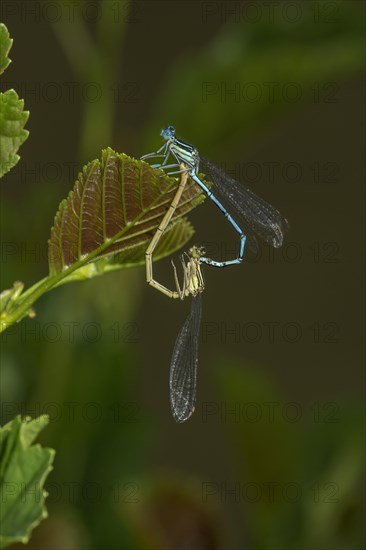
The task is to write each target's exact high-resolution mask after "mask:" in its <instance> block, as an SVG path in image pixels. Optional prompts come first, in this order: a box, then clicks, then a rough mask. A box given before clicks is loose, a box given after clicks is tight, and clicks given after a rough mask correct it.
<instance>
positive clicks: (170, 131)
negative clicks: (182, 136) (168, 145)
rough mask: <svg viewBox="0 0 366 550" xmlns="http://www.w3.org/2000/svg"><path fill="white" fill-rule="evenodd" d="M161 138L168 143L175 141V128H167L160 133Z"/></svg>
mask: <svg viewBox="0 0 366 550" xmlns="http://www.w3.org/2000/svg"><path fill="white" fill-rule="evenodd" d="M160 135H161V137H163V138H164V139H165V140H166V141H168V140H169V139H173V138H174V136H175V128H174V126H167V127H166V128H164V130H162V131H161V132H160Z"/></svg>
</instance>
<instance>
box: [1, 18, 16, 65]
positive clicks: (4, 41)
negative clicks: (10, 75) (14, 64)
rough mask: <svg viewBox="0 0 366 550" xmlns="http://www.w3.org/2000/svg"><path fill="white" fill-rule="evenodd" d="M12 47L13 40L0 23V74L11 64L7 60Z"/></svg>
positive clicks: (9, 60)
mask: <svg viewBox="0 0 366 550" xmlns="http://www.w3.org/2000/svg"><path fill="white" fill-rule="evenodd" d="M12 45H13V39H12V38H10V34H9V31H8V29H7V28H6V26H5V25H4V23H0V74H3V72H4V71H5V69H6V67H7V66H8V65H9V64H10V63H11V59H9V58H8V54H9V51H10V48H11V47H12Z"/></svg>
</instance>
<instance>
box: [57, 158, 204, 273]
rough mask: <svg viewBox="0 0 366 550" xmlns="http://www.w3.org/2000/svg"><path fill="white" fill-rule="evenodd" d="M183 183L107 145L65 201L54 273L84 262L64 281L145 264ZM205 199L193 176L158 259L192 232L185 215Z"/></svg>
mask: <svg viewBox="0 0 366 550" xmlns="http://www.w3.org/2000/svg"><path fill="white" fill-rule="evenodd" d="M177 185H178V180H177V179H176V178H172V177H168V176H167V175H166V174H165V173H164V172H163V171H162V170H156V169H153V168H151V166H150V165H149V164H147V163H145V162H142V161H140V160H135V159H132V158H130V157H128V156H127V155H125V154H123V153H116V152H115V151H113V150H112V149H110V148H108V149H105V150H104V151H103V152H102V158H101V160H94V161H92V162H90V163H89V164H88V165H87V166H85V167H84V169H83V172H82V173H81V174H79V177H78V180H77V181H76V183H75V186H74V189H73V191H71V192H70V194H69V196H68V197H67V199H65V200H64V201H62V203H61V204H60V207H59V210H58V212H57V214H56V217H55V221H54V226H53V228H52V230H51V237H50V240H49V243H48V259H49V268H50V274H51V275H54V274H56V273H60V272H62V271H64V270H66V269H68V268H69V267H70V266H73V265H76V264H77V263H79V262H82V266H81V268H79V269H78V270H77V271H74V272H73V273H72V274H71V275H70V276H68V277H67V278H66V279H63V280H62V283H63V282H68V281H70V280H75V279H84V278H86V277H93V276H94V275H99V274H101V273H104V272H106V271H110V270H113V269H120V268H122V267H131V266H134V265H140V264H142V263H143V262H144V254H145V250H146V248H147V246H148V243H149V242H150V241H151V239H152V237H153V236H154V234H155V232H156V229H157V227H158V226H159V224H160V222H161V220H162V219H163V217H164V215H165V213H166V211H167V209H168V207H169V205H170V203H171V201H172V199H173V197H174V195H175V193H176V189H177ZM203 200H204V196H203V194H202V193H201V190H200V189H199V188H198V186H197V185H196V184H195V183H194V182H193V181H190V180H189V181H188V182H187V187H186V189H185V191H184V193H183V195H182V198H181V201H180V203H179V205H178V208H177V210H176V212H175V214H174V217H173V219H172V223H171V225H170V228H169V231H168V232H167V233H166V234H164V236H163V238H162V239H161V242H160V243H159V247H158V249H157V253H156V255H154V259H156V258H158V257H160V258H161V257H164V256H166V255H169V254H171V253H172V252H174V251H175V250H177V249H179V248H180V247H181V246H183V245H184V244H185V243H186V242H187V241H188V239H190V238H191V236H192V234H193V229H192V227H191V225H190V224H189V222H187V221H186V220H184V219H183V220H182V219H180V218H181V217H182V216H183V215H185V214H186V213H187V212H188V211H190V210H191V209H192V208H194V207H195V206H197V205H198V204H200V203H201V202H202V201H203ZM91 262H92V263H91Z"/></svg>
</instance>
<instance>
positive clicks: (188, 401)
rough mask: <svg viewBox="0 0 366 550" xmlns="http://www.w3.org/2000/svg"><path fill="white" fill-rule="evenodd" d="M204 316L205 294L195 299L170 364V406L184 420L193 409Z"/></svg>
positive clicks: (176, 416) (179, 419)
mask: <svg viewBox="0 0 366 550" xmlns="http://www.w3.org/2000/svg"><path fill="white" fill-rule="evenodd" d="M201 316H202V295H201V294H197V295H196V296H194V297H193V298H192V304H191V311H190V313H189V315H188V317H187V319H186V320H185V322H184V325H183V326H182V328H181V330H180V332H179V334H178V336H177V339H176V341H175V345H174V350H173V355H172V360H171V363H170V376H169V388H170V406H171V409H172V413H173V416H174V419H175V420H176V421H177V422H180V423H182V422H185V421H186V420H188V418H189V417H190V416H191V414H192V413H193V411H194V406H195V403H196V379H197V362H198V340H199V331H200V325H201Z"/></svg>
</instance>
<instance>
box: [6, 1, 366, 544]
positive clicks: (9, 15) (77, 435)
mask: <svg viewBox="0 0 366 550" xmlns="http://www.w3.org/2000/svg"><path fill="white" fill-rule="evenodd" d="M2 21H4V23H5V24H6V25H7V27H8V29H9V31H10V34H11V36H12V38H13V39H14V44H13V48H12V50H11V54H10V57H11V59H12V61H13V62H12V64H11V66H10V67H9V68H8V69H7V72H6V74H5V76H4V77H3V81H2V85H3V87H4V89H8V88H10V87H14V88H15V89H16V90H17V91H18V93H19V95H20V97H23V98H24V99H25V107H26V109H29V110H30V118H29V121H28V123H27V129H28V130H29V131H30V136H29V138H28V140H27V142H26V143H25V144H24V145H23V146H22V148H21V149H20V155H21V161H20V162H19V163H18V165H17V166H16V167H15V168H14V169H13V170H12V172H11V173H9V174H8V175H7V176H6V178H5V179H4V180H3V181H2V184H1V195H2V199H1V209H2V210H1V234H2V242H3V246H2V282H1V287H2V288H9V287H10V286H11V284H12V283H13V281H14V280H18V279H19V280H22V281H24V282H25V284H26V286H29V285H31V284H33V283H34V282H36V281H37V280H38V279H40V278H41V277H43V276H45V275H46V273H47V252H46V251H47V244H46V243H47V239H48V237H49V231H50V227H51V225H52V223H53V217H54V214H55V213H56V210H57V207H58V204H59V202H60V200H62V199H63V198H64V197H66V195H67V193H68V192H69V190H70V189H71V188H72V186H73V184H74V180H75V178H76V176H77V173H78V171H79V170H80V169H81V167H82V165H83V164H84V163H86V162H88V161H90V160H92V159H94V158H97V157H99V156H100V152H101V149H102V148H105V147H107V146H111V147H113V148H114V149H115V150H117V151H123V152H126V153H127V154H130V155H133V156H136V157H139V156H140V155H142V154H143V153H146V152H149V151H151V150H155V149H157V148H158V147H159V146H160V138H159V132H160V130H161V128H163V127H164V126H165V125H167V124H174V125H175V126H176V128H177V133H178V135H179V136H181V137H182V138H183V139H186V140H187V141H189V142H190V143H193V144H194V145H196V146H197V147H198V148H199V150H200V151H202V153H203V154H204V155H207V156H208V157H209V158H211V159H212V160H214V161H215V162H216V163H217V164H219V165H220V166H223V167H224V168H225V170H226V171H228V172H230V173H231V174H233V175H235V176H236V177H237V178H239V179H240V180H241V181H242V182H243V183H246V185H247V186H249V187H250V188H251V189H252V190H254V191H255V192H257V193H258V194H259V195H261V196H263V197H264V198H265V199H266V200H268V201H269V202H271V203H272V204H274V205H275V206H276V207H277V208H278V209H279V210H280V211H281V212H282V213H283V214H284V215H285V216H286V217H287V218H288V220H289V223H290V231H289V234H288V236H287V240H286V242H285V245H284V247H283V249H281V250H276V251H274V252H273V251H270V250H269V249H268V248H267V247H262V249H261V251H260V253H259V255H258V256H256V257H255V256H254V255H253V254H249V256H248V258H247V261H246V262H245V263H244V264H242V265H241V266H239V267H237V268H232V269H227V270H214V269H211V270H210V269H208V268H207V269H205V278H206V291H205V293H204V296H203V298H204V311H203V324H202V333H201V339H200V355H199V378H198V401H197V408H196V412H195V414H194V415H193V417H192V418H191V419H190V420H189V421H188V422H187V423H186V424H184V425H177V424H176V423H175V422H174V420H173V419H172V416H171V414H170V409H169V396H168V371H169V362H170V356H171V352H172V348H173V345H174V341H175V338H176V335H177V333H178V330H179V328H180V327H181V325H182V323H183V321H184V319H185V316H186V315H187V312H188V310H189V303H188V302H187V303H176V302H171V301H169V300H168V299H165V298H164V297H163V296H162V295H159V294H158V293H157V292H155V291H154V290H152V289H151V288H147V286H146V284H145V281H144V277H145V274H144V269H143V268H138V269H131V270H125V271H120V272H118V273H113V274H109V275H106V276H104V277H101V278H97V279H94V280H91V281H88V282H83V283H74V284H69V285H65V286H63V287H61V288H59V289H56V290H54V291H52V292H51V293H49V294H48V295H46V296H44V297H43V298H42V299H41V300H40V301H39V302H38V303H37V304H36V311H37V316H36V318H35V319H34V320H29V319H27V320H24V321H22V322H21V323H20V324H19V325H17V326H16V327H12V328H11V329H10V330H9V331H8V332H5V333H4V334H3V335H2V362H1V369H2V384H1V403H2V407H1V423H4V422H7V421H9V420H10V419H11V418H13V417H14V416H15V414H17V413H22V414H31V415H32V416H37V415H39V414H41V413H48V414H49V415H50V416H51V424H50V426H49V427H48V428H47V429H46V430H45V431H44V433H42V438H41V441H42V444H44V445H47V446H51V447H54V448H55V449H56V458H55V464H54V470H53V472H52V473H51V475H50V477H49V478H48V482H47V483H46V487H47V490H48V492H49V498H48V510H49V518H48V519H47V520H46V521H44V522H43V523H42V524H41V525H40V526H39V527H38V528H37V529H36V530H35V532H34V533H33V537H32V540H31V542H30V543H29V547H30V548H34V549H37V550H43V549H45V550H46V549H47V550H51V549H55V550H56V549H57V550H74V549H75V550H89V549H90V550H94V549H95V550H99V549H100V550H104V549H106V548H108V549H114V548H115V549H117V548H118V549H121V548H122V549H154V550H155V549H162V550H165V549H167V550H171V549H180V550H181V549H197V550H200V549H210V550H213V549H232V550H234V549H243V548H245V549H250V550H283V549H284V550H290V549H295V550H308V549H310V548H311V549H316V550H328V549H332V550H336V549H337V550H338V549H341V550H360V549H361V548H363V547H364V545H365V541H364V498H363V497H364V489H363V487H364V481H365V480H364V401H363V398H364V375H363V359H364V355H363V345H362V340H363V336H364V331H365V326H364V311H363V307H364V294H363V285H362V283H363V280H364V256H363V254H362V248H363V246H362V245H363V225H364V215H363V208H364V185H363V181H364V175H365V174H364V162H363V155H364V150H365V133H364V122H365V109H364V97H365V88H364V62H365V56H364V38H363V35H364V21H365V14H364V6H363V3H361V2H359V1H353V0H347V1H345V2H338V1H337V2H335V1H329V2H328V1H325V0H322V1H314V2H301V1H298V2H273V3H271V2H260V1H255V2H254V1H251V2H230V1H227V2H185V1H174V2H163V1H162V2H160V1H155V0H151V1H141V2H140V1H136V2H132V3H129V2H120V1H103V2H88V1H77V2H73V3H69V2H51V3H49V2H31V1H29V2H28V1H27V2H9V1H5V2H4V3H3V7H2ZM221 218H222V216H220V214H219V213H218V211H217V210H216V209H215V207H214V206H212V205H211V204H209V201H206V202H205V203H204V204H203V205H202V206H200V207H198V208H197V209H196V210H195V211H194V212H193V213H192V214H191V215H190V219H191V221H192V222H193V224H194V226H195V228H196V235H195V243H197V244H203V245H205V247H206V249H207V251H208V252H209V253H210V255H212V256H214V257H222V258H224V257H228V256H229V255H230V254H233V253H234V251H235V247H236V246H237V244H238V243H237V240H236V236H235V235H234V234H233V232H232V231H231V230H230V227H228V224H226V223H225V220H224V219H221ZM156 272H157V276H158V278H159V280H162V281H164V282H165V283H166V284H168V285H170V286H171V285H172V284H173V280H172V273H171V265H170V262H169V260H165V261H163V262H161V263H159V264H157V265H156ZM14 548H15V546H14Z"/></svg>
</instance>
